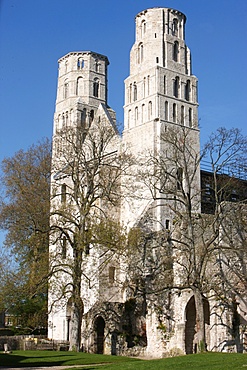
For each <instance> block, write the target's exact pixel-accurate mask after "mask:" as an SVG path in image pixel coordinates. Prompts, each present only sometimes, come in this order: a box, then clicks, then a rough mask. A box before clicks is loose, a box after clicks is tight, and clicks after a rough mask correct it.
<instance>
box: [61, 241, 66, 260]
mask: <svg viewBox="0 0 247 370" xmlns="http://www.w3.org/2000/svg"><path fill="white" fill-rule="evenodd" d="M66 255H67V239H66V236H63V240H62V258H63V259H65V258H66Z"/></svg>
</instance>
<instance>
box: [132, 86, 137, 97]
mask: <svg viewBox="0 0 247 370" xmlns="http://www.w3.org/2000/svg"><path fill="white" fill-rule="evenodd" d="M133 100H134V101H136V100H137V86H136V83H135V82H134V85H133Z"/></svg>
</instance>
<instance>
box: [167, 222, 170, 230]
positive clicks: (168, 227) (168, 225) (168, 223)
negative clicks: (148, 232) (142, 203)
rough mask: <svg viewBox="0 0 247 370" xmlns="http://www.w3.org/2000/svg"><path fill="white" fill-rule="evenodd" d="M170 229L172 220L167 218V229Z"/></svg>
mask: <svg viewBox="0 0 247 370" xmlns="http://www.w3.org/2000/svg"><path fill="white" fill-rule="evenodd" d="M169 229H170V220H166V230H169Z"/></svg>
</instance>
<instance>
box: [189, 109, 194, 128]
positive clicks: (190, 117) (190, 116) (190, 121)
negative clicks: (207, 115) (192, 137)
mask: <svg viewBox="0 0 247 370" xmlns="http://www.w3.org/2000/svg"><path fill="white" fill-rule="evenodd" d="M192 120H193V117H192V109H191V108H189V126H190V127H192Z"/></svg>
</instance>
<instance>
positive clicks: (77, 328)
mask: <svg viewBox="0 0 247 370" xmlns="http://www.w3.org/2000/svg"><path fill="white" fill-rule="evenodd" d="M81 266H82V251H81V250H80V248H79V247H78V245H77V244H75V247H74V268H73V293H72V308H71V320H70V336H69V342H70V343H69V350H70V351H76V352H79V351H80V347H81V324H82V313H83V304H82V300H81Z"/></svg>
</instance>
